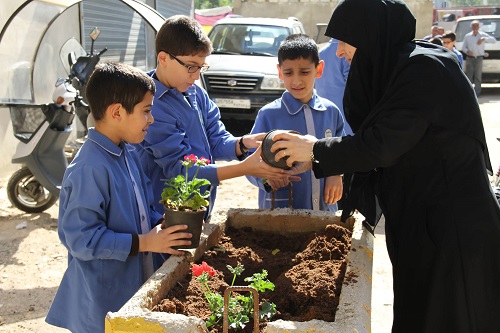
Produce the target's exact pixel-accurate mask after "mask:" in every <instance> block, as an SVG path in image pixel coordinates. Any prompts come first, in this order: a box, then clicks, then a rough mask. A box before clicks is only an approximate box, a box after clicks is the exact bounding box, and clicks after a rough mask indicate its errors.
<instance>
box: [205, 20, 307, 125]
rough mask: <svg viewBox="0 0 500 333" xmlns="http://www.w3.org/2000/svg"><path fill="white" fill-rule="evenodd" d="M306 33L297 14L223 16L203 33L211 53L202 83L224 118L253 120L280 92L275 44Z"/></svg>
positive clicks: (276, 47)
mask: <svg viewBox="0 0 500 333" xmlns="http://www.w3.org/2000/svg"><path fill="white" fill-rule="evenodd" d="M295 33H305V32H304V27H303V26H302V23H301V22H299V20H297V19H296V18H289V19H277V18H249V17H229V18H224V19H221V20H219V21H217V23H216V24H215V25H214V26H213V27H212V30H211V31H210V33H209V35H208V37H209V38H210V40H211V41H212V43H213V47H214V52H213V53H212V54H211V55H210V56H208V58H207V63H208V64H209V65H210V68H209V69H208V71H206V72H205V73H202V74H201V80H200V81H201V82H200V83H201V85H202V86H203V87H204V88H205V89H206V91H207V92H208V95H209V96H210V98H211V99H212V100H213V101H214V102H215V103H216V104H217V106H218V107H219V109H220V111H221V116H222V118H223V119H229V118H233V119H238V120H253V119H255V117H256V116H257V112H258V110H259V109H260V108H261V107H263V106H264V105H266V104H268V103H269V102H272V101H273V100H275V99H276V98H278V97H280V96H281V95H282V94H283V91H284V90H285V87H284V86H283V83H282V82H281V81H280V80H279V78H278V69H277V66H276V65H277V64H278V47H279V45H280V43H281V41H282V40H283V39H285V38H286V37H287V36H288V35H291V34H295Z"/></svg>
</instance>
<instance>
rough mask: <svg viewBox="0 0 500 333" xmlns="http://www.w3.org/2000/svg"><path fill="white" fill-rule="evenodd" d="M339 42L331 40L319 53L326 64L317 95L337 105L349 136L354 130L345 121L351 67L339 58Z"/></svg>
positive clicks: (316, 85)
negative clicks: (346, 87)
mask: <svg viewBox="0 0 500 333" xmlns="http://www.w3.org/2000/svg"><path fill="white" fill-rule="evenodd" d="M338 44H339V41H338V40H336V39H335V38H331V39H330V40H329V41H328V44H327V45H326V46H325V47H324V48H323V49H321V50H320V51H319V58H320V59H321V60H323V61H324V62H325V67H324V69H323V75H322V76H321V77H320V78H317V79H316V81H315V82H314V88H315V89H316V93H317V94H318V95H319V96H321V97H323V98H326V99H328V100H330V101H331V102H333V104H335V105H336V106H337V107H338V108H339V109H340V112H341V113H342V116H343V117H344V130H345V132H346V134H347V135H352V129H351V127H350V126H349V124H348V122H347V121H346V120H345V114H344V103H343V98H344V90H345V83H346V81H347V76H348V75H349V69H350V67H351V65H350V64H349V62H348V61H347V60H345V58H339V57H337V48H338Z"/></svg>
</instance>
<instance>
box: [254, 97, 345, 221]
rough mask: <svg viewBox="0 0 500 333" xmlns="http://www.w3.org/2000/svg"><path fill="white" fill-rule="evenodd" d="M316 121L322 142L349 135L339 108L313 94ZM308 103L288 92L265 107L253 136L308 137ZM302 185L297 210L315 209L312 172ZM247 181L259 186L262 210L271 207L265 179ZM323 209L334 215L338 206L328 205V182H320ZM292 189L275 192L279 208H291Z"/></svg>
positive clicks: (295, 199) (303, 177)
mask: <svg viewBox="0 0 500 333" xmlns="http://www.w3.org/2000/svg"><path fill="white" fill-rule="evenodd" d="M307 105H309V107H310V108H311V112H312V115H313V119H314V130H315V132H316V137H317V138H318V139H321V138H324V137H332V136H333V137H340V136H345V132H344V121H343V117H342V114H341V112H340V110H339V108H338V107H337V106H336V105H335V104H333V103H332V102H330V101H329V100H327V99H326V98H322V97H319V96H318V95H317V94H316V93H314V94H313V96H312V98H311V100H310V101H309V103H307ZM304 106H305V104H304V103H302V102H301V101H299V100H297V99H295V98H294V97H293V96H292V95H291V94H290V93H289V92H288V91H285V92H284V93H283V95H282V96H281V98H278V99H276V100H275V101H274V102H271V103H269V104H268V105H266V106H264V107H263V108H262V109H261V110H259V113H258V114H257V118H255V123H254V126H253V128H252V133H260V132H269V131H271V130H274V129H283V130H294V131H297V132H299V133H301V134H307V127H306V120H305V117H304ZM298 176H300V178H301V180H300V181H299V182H293V187H292V189H293V191H292V193H293V203H292V206H293V208H296V209H312V207H313V205H312V193H311V192H312V190H311V171H310V170H309V171H306V172H305V173H302V174H300V175H298ZM247 179H248V180H249V181H250V182H251V183H252V184H254V185H255V186H257V187H259V199H258V200H259V208H260V209H267V208H271V193H268V192H266V190H265V188H264V185H263V183H262V179H261V178H256V177H251V176H247ZM320 184H321V193H320V209H321V210H326V211H331V212H334V211H336V210H337V204H333V205H328V204H326V203H325V202H324V196H323V190H324V186H325V180H324V179H320ZM288 198H289V190H288V186H287V187H282V188H281V189H279V190H277V191H276V192H275V207H276V208H283V207H288Z"/></svg>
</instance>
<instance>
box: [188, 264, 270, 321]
mask: <svg viewBox="0 0 500 333" xmlns="http://www.w3.org/2000/svg"><path fill="white" fill-rule="evenodd" d="M226 267H227V269H228V270H229V272H231V274H232V275H233V279H232V282H231V286H233V285H234V282H235V280H236V277H237V276H240V275H241V274H242V273H243V271H244V270H245V269H244V267H243V265H241V264H240V263H238V265H236V267H232V266H231V265H226ZM191 271H192V273H193V276H195V277H196V279H197V281H198V282H199V283H200V284H201V286H202V290H203V293H204V295H205V298H206V300H207V302H208V309H209V310H210V311H211V312H212V314H211V315H210V317H209V318H208V320H207V321H206V324H207V327H211V326H213V325H215V324H218V323H219V322H220V321H221V319H222V318H223V315H224V297H223V296H222V295H221V294H219V293H216V292H213V291H212V290H211V289H210V286H209V285H208V280H209V278H210V277H211V276H214V275H215V274H216V273H217V271H216V270H215V269H213V268H212V267H210V266H209V265H208V264H207V263H206V262H205V261H203V262H202V263H201V265H196V264H193V266H192V268H191ZM244 281H245V282H250V284H249V285H248V286H249V287H253V288H255V289H256V290H257V292H265V291H266V290H274V284H273V283H272V282H271V281H269V280H267V271H266V270H265V269H263V270H262V273H254V274H253V275H252V276H251V277H247V278H245V280H244ZM253 304H254V299H253V294H250V296H243V295H239V294H235V295H234V296H232V295H231V294H230V295H229V299H228V324H229V327H231V328H233V329H235V330H240V329H244V328H245V326H246V325H247V323H248V322H249V321H250V318H251V317H252V315H253V310H254V309H253ZM275 313H276V305H275V304H274V303H270V302H263V303H262V305H261V310H259V319H260V321H263V320H264V319H267V320H268V319H270V318H271V317H272V316H273V315H274V314H275Z"/></svg>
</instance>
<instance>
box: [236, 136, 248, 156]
mask: <svg viewBox="0 0 500 333" xmlns="http://www.w3.org/2000/svg"><path fill="white" fill-rule="evenodd" d="M245 135H246V134H245ZM245 135H243V136H242V137H241V138H240V139H239V140H238V144H239V145H240V151H241V153H242V154H243V155H245V153H247V152H248V148H247V147H246V146H245V144H244V143H243V138H244V137H245Z"/></svg>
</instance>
